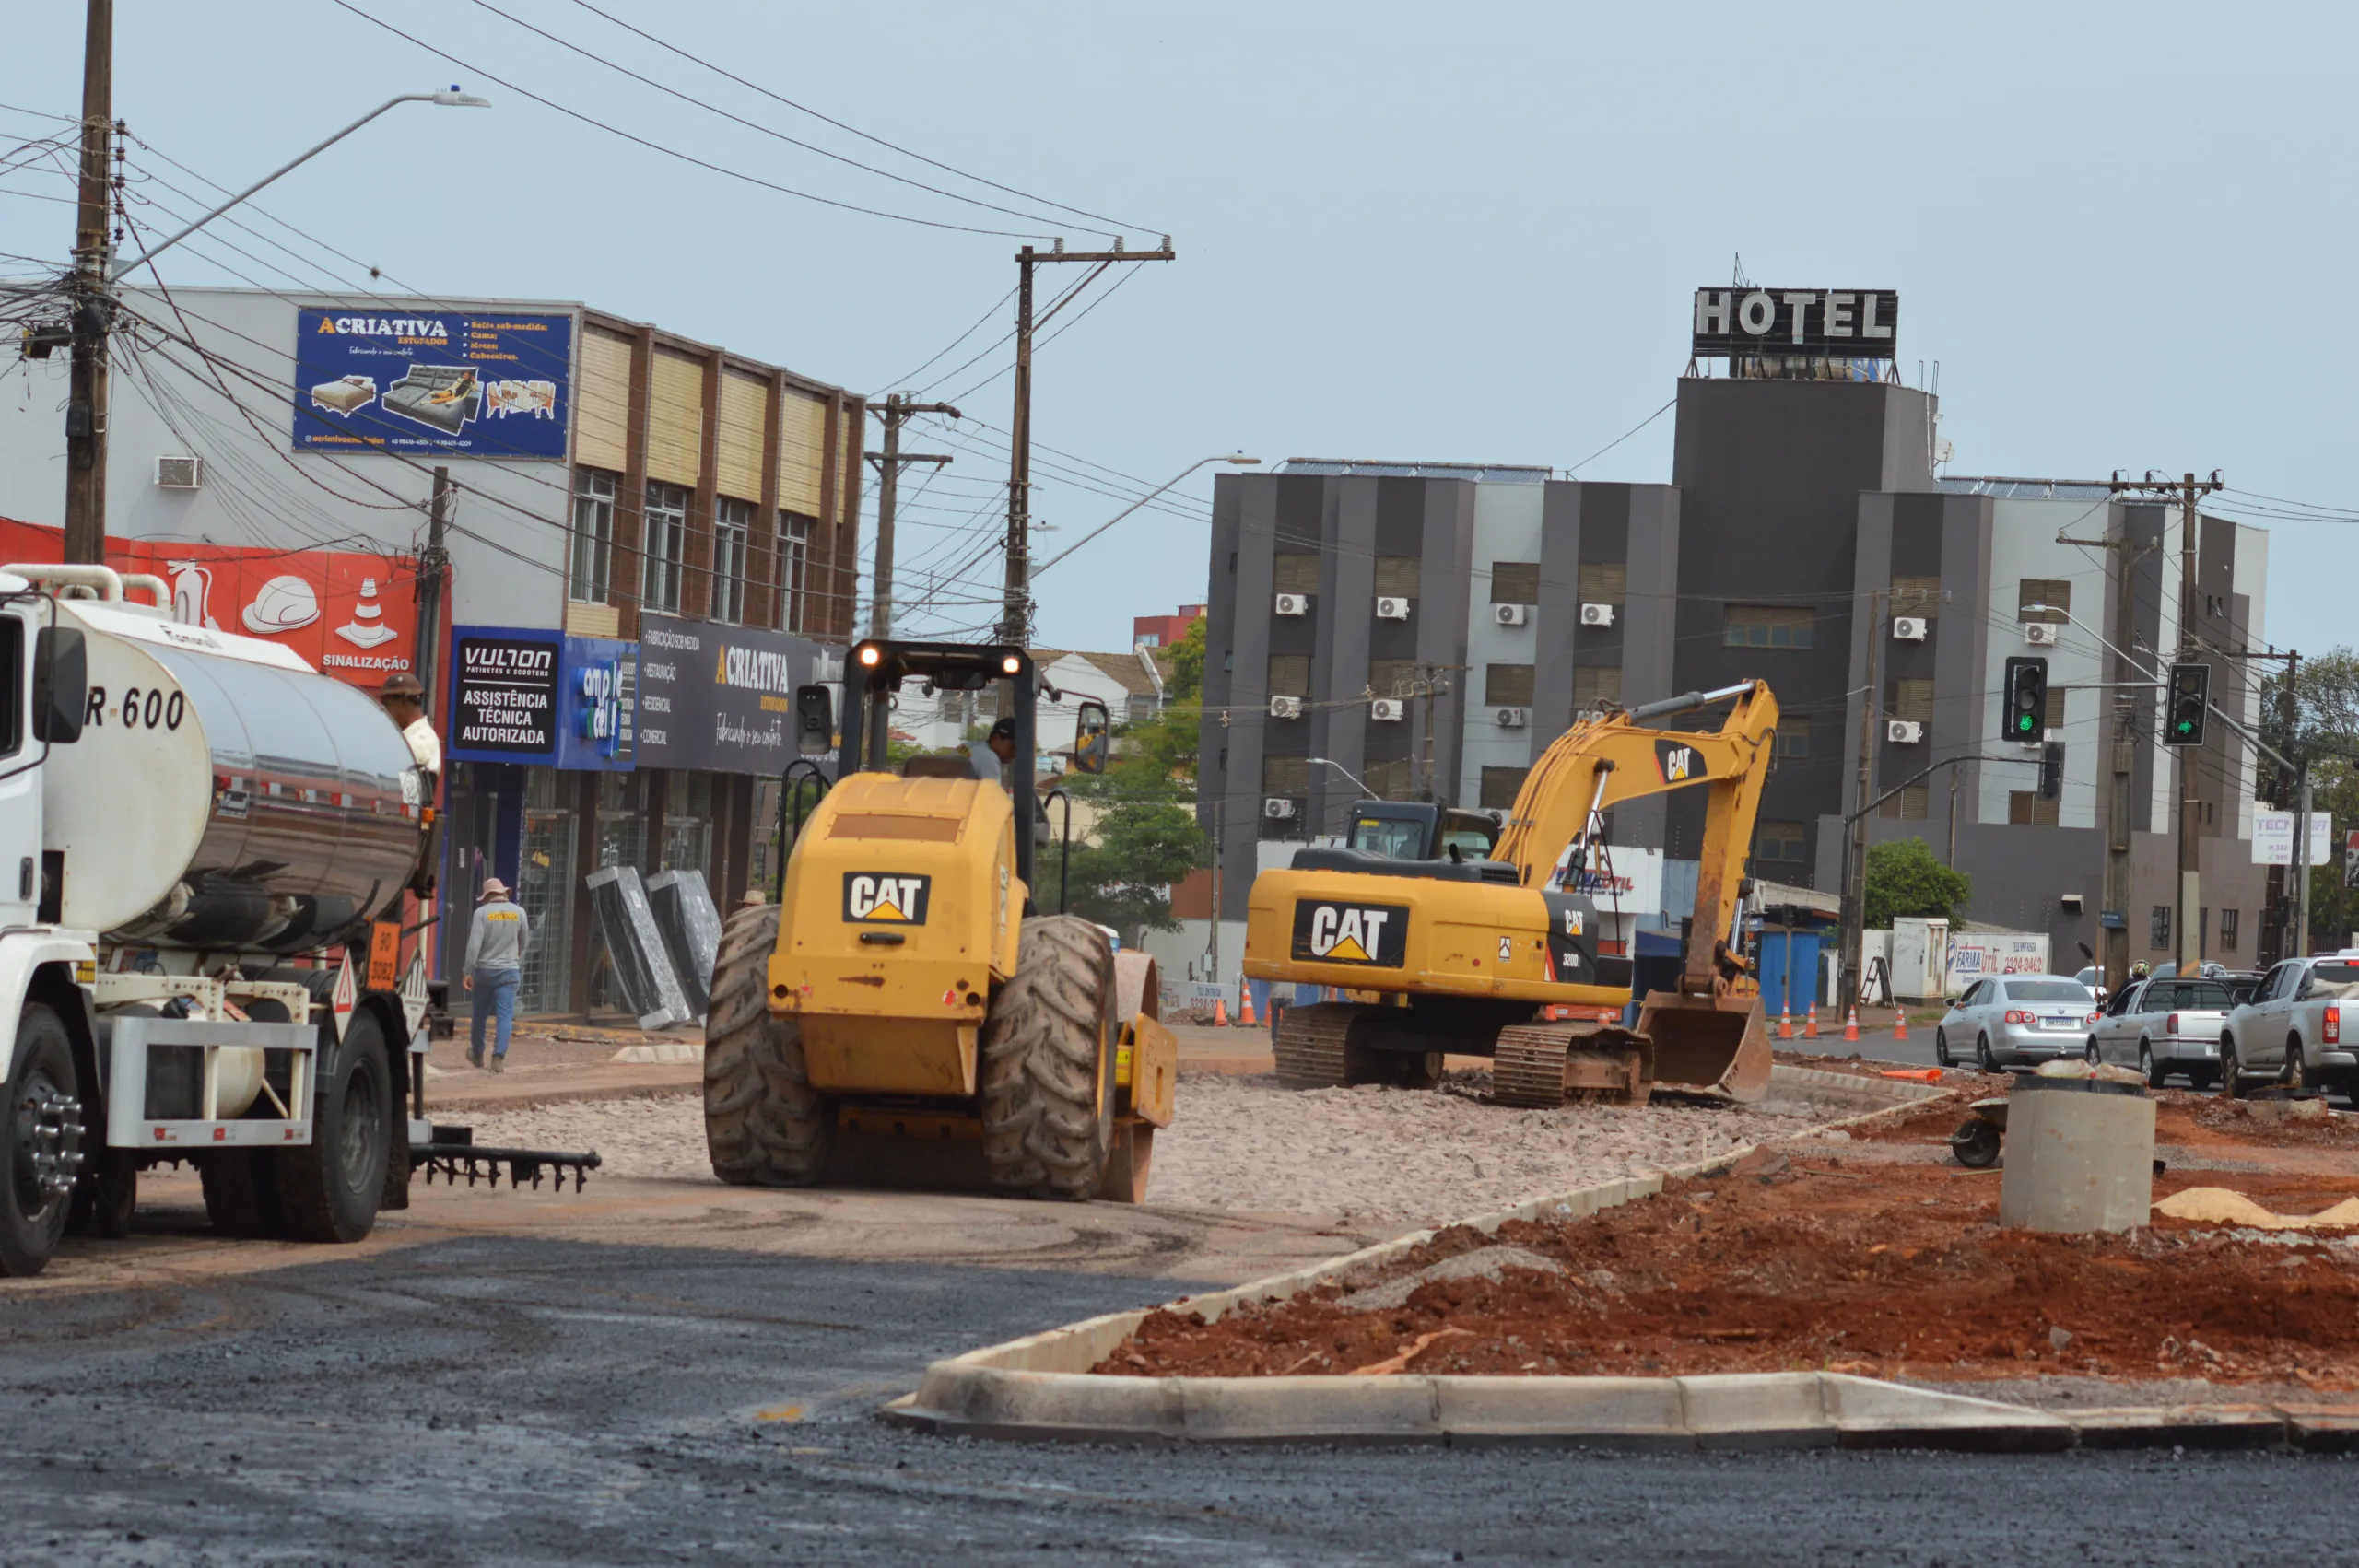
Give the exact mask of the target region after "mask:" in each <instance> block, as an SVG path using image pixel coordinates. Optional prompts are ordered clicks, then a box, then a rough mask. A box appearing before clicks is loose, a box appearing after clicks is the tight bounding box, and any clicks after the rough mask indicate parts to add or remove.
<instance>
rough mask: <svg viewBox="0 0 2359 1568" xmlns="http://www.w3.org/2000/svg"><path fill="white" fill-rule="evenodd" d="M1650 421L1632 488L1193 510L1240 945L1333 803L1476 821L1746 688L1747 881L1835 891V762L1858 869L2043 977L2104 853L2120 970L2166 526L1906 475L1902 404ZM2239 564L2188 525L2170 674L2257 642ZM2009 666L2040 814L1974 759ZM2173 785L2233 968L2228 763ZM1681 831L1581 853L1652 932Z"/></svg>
mask: <svg viewBox="0 0 2359 1568" xmlns="http://www.w3.org/2000/svg"><path fill="white" fill-rule="evenodd" d="M1677 418H1678V429H1677V435H1676V439H1675V443H1674V456H1673V460H1672V482H1671V483H1670V484H1668V485H1642V484H1604V483H1597V482H1592V481H1575V480H1569V479H1558V478H1555V477H1554V476H1553V475H1552V474H1551V473H1550V471H1548V470H1547V469H1544V468H1540V467H1534V466H1515V465H1475V464H1453V463H1385V462H1329V461H1309V460H1300V459H1297V460H1292V461H1289V462H1286V463H1285V464H1283V465H1281V467H1280V468H1279V469H1278V470H1277V471H1276V472H1273V473H1269V474H1224V475H1222V476H1221V477H1220V478H1219V479H1218V481H1217V482H1216V486H1215V498H1214V505H1213V530H1212V558H1211V563H1210V564H1211V591H1210V595H1209V602H1210V608H1209V611H1208V614H1209V617H1210V620H1209V625H1208V626H1207V631H1208V642H1207V647H1208V649H1209V655H1208V658H1207V665H1206V672H1205V723H1204V735H1203V758H1204V761H1203V817H1204V822H1205V825H1206V826H1207V828H1209V829H1213V830H1215V832H1216V834H1217V837H1218V842H1219V844H1220V853H1221V860H1222V869H1223V872H1224V876H1223V879H1222V880H1223V894H1222V905H1223V913H1224V915H1225V917H1226V919H1231V920H1237V919H1242V918H1243V916H1244V913H1245V907H1246V899H1247V892H1248V888H1249V886H1250V883H1251V880H1252V876H1253V874H1254V872H1256V871H1257V870H1258V869H1259V868H1260V867H1262V866H1263V865H1267V864H1271V863H1277V862H1280V861H1282V860H1284V859H1285V857H1286V856H1287V855H1289V854H1290V853H1291V849H1292V847H1293V846H1294V845H1296V844H1298V843H1301V842H1304V841H1306V840H1309V839H1313V838H1317V837H1322V836H1326V835H1332V834H1334V833H1336V832H1339V831H1340V830H1341V825H1342V821H1343V814H1344V811H1345V810H1346V809H1347V808H1348V806H1349V804H1350V802H1352V801H1353V800H1355V799H1356V798H1358V796H1359V793H1360V790H1361V787H1362V784H1365V785H1366V787H1367V789H1369V790H1373V791H1374V792H1375V793H1377V794H1379V795H1384V796H1389V797H1395V798H1402V797H1410V796H1416V795H1427V794H1430V795H1438V796H1442V797H1447V798H1449V799H1450V800H1451V801H1453V802H1459V803H1465V804H1479V805H1485V806H1493V807H1505V806H1507V805H1508V804H1510V803H1511V802H1513V800H1514V797H1515V792H1516V790H1517V789H1518V787H1519V786H1520V784H1521V782H1522V779H1523V776H1524V773H1525V771H1526V770H1527V769H1528V768H1529V766H1531V763H1532V760H1533V759H1534V758H1535V757H1537V756H1538V755H1539V754H1540V753H1541V752H1542V751H1543V750H1544V749H1545V748H1546V746H1547V745H1548V744H1549V743H1551V742H1552V741H1554V740H1555V738H1556V736H1557V735H1559V734H1560V733H1562V732H1563V731H1564V730H1565V729H1566V727H1567V725H1568V724H1569V723H1570V722H1571V721H1572V720H1573V718H1574V716H1575V715H1576V714H1578V713H1580V712H1584V711H1589V710H1592V709H1599V708H1611V707H1614V706H1617V705H1619V706H1625V707H1626V706H1632V705H1635V704H1637V703H1640V702H1644V701H1648V700H1649V699H1652V698H1656V697H1661V696H1670V695H1672V693H1675V692H1680V691H1690V690H1699V689H1708V688H1711V687H1715V686H1723V685H1730V684H1731V683H1733V682H1736V681H1740V680H1743V679H1747V678H1751V677H1756V676H1757V677H1760V678H1763V679H1766V681H1767V682H1768V683H1769V684H1770V686H1771V689H1772V690H1773V691H1775V692H1776V694H1777V696H1778V701H1779V704H1780V706H1781V708H1782V709H1783V713H1784V719H1783V721H1782V723H1781V724H1780V726H1779V731H1778V759H1777V766H1776V770H1775V771H1774V772H1773V774H1772V775H1771V777H1770V778H1769V780H1768V784H1767V786H1766V790H1765V792H1764V796H1763V800H1762V806H1761V813H1760V822H1759V826H1758V829H1757V832H1756V836H1755V842H1754V846H1753V867H1752V869H1753V872H1754V874H1755V876H1757V877H1761V878H1764V879H1768V880H1774V881H1777V882H1781V883H1791V884H1797V885H1802V886H1813V887H1817V888H1822V889H1826V890H1829V891H1832V890H1835V889H1837V888H1838V887H1839V885H1840V876H1841V865H1842V860H1843V844H1844V839H1845V837H1846V832H1845V826H1844V825H1845V822H1846V820H1847V818H1848V816H1849V814H1850V813H1853V812H1855V811H1856V810H1857V809H1858V807H1859V806H1860V794H1859V780H1858V772H1859V770H1858V766H1857V764H1858V759H1859V755H1860V743H1861V741H1860V738H1861V736H1862V733H1863V731H1864V732H1865V734H1866V735H1867V736H1868V744H1869V746H1870V747H1871V752H1872V771H1873V778H1874V780H1875V792H1876V794H1877V795H1882V794H1883V793H1884V791H1886V790H1892V789H1894V788H1895V786H1898V787H1899V792H1898V793H1897V794H1895V795H1894V796H1893V797H1892V798H1891V799H1890V800H1888V801H1885V802H1883V803H1882V804H1881V806H1879V807H1878V808H1877V809H1876V810H1875V812H1874V813H1873V814H1872V815H1871V817H1870V819H1869V837H1870V838H1871V841H1872V842H1881V841H1883V840H1885V839H1891V838H1899V837H1921V838H1923V839H1925V840H1927V841H1928V842H1929V843H1931V845H1932V847H1933V848H1934V849H1935V851H1936V853H1937V854H1939V855H1941V856H1942V858H1943V859H1945V860H1952V861H1953V863H1954V864H1956V865H1957V866H1958V867H1959V868H1960V869H1961V870H1964V871H1966V872H1968V873H1969V874H1970V875H1971V876H1972V877H1973V879H1974V895H1973V903H1972V913H1973V915H1974V917H1975V918H1976V919H1978V920H1981V921H1986V922H1989V923H1991V924H1994V925H2000V926H2005V927H2010V928H2013V929H2016V930H2036V931H2045V932H2047V933H2048V936H2049V938H2050V946H2051V954H2052V955H2053V959H2054V961H2055V962H2056V963H2058V964H2060V965H2067V966H2068V967H2069V966H2072V965H2077V964H2079V963H2080V962H2083V959H2082V957H2081V954H2082V953H2083V950H2086V951H2087V952H2088V953H2092V954H2101V953H2102V952H2103V947H2102V940H2103V939H2102V937H2101V935H2100V930H2101V921H2102V917H2103V915H2104V914H2105V913H2106V910H2105V903H2104V888H2105V881H2104V876H2105V860H2106V851H2107V841H2108V837H2111V836H2112V835H2114V834H2115V833H2117V832H2122V833H2126V835H2127V838H2128V844H2129V848H2130V859H2131V865H2132V879H2131V883H2130V894H2129V896H2127V897H2126V898H2124V899H2123V900H2122V901H2121V902H2122V905H2123V907H2122V908H2121V909H2120V910H2119V911H2118V913H2119V915H2120V917H2121V918H2120V920H2119V923H2118V927H2117V928H2116V929H2118V930H2123V931H2124V932H2125V936H2126V958H2127V959H2129V960H2134V959H2141V958H2143V959H2150V960H2155V961H2161V960H2163V959H2166V958H2168V957H2171V956H2173V955H2175V953H2176V944H2175V942H2174V939H2173V936H2172V934H2171V931H2170V921H2171V918H2172V917H2171V915H2170V912H2169V911H2170V909H2171V907H2172V905H2173V903H2174V899H2175V894H2174V891H2173V889H2174V886H2175V883H2176V866H2177V854H2176V847H2175V844H2174V842H2173V840H2172V837H2171V834H2172V831H2173V829H2174V827H2175V825H2176V818H2177V806H2176V802H2175V800H2174V798H2173V789H2174V778H2175V776H2174V770H2173V769H2172V767H2171V766H2170V765H2169V762H2168V760H2167V758H2165V757H2163V756H2162V755H2159V754H2160V752H2161V748H2160V747H2158V746H2157V745H2156V744H2155V743H2154V742H2155V733H2154V713H2155V704H2154V699H2153V694H2152V692H2151V690H2149V689H2146V688H2142V687H2139V686H2137V685H2135V683H2138V682H2141V681H2144V680H2148V679H2150V678H2151V676H2150V675H2149V673H2148V672H2150V671H2151V670H2152V669H2154V666H2155V664H2156V662H2157V661H2156V657H2155V654H2154V649H2166V650H2167V649H2174V648H2176V647H2177V642H2178V637H2179V627H2178V596H2177V576H2176V573H2177V542H2178V537H2179V533H2180V530H2179V528H2178V525H2177V514H2176V513H2175V512H2173V513H2169V514H2167V515H2166V514H2165V509H2161V508H2158V507H2155V506H2152V505H2143V504H2132V503H2130V502H2126V501H2124V500H2121V499H2118V498H2116V497H2115V496H2114V495H2113V494H2112V493H2111V491H2110V489H2109V488H2108V486H2106V485H2103V484H2095V485H2089V484H2071V483H2060V482H2051V481H2026V480H1987V479H1959V478H1952V477H1947V476H1942V475H1939V474H1937V473H1936V464H1935V462H1934V461H1933V453H1934V451H1935V450H1936V446H1937V441H1938V437H1937V434H1936V427H1937V425H1938V421H1939V412H1938V408H1937V405H1936V402H1935V400H1934V399H1933V398H1932V397H1931V395H1929V394H1928V393H1926V392H1921V391H1918V390H1915V389H1912V388H1909V387H1906V386H1903V385H1900V384H1898V383H1897V382H1896V381H1892V380H1817V379H1812V380H1777V379H1755V378H1751V377H1747V378H1741V379H1715V378H1706V377H1701V376H1692V375H1691V376H1689V377H1688V378H1686V379H1684V380H1682V381H1681V382H1680V383H1679V397H1678V410H1677ZM2109 544H2110V545H2111V546H2112V547H2108V546H2109ZM2125 545H2126V546H2127V548H2126V549H2124V548H2121V546H2125ZM2142 546H2145V547H2147V548H2143V549H2142V548H2141V547H2142ZM2124 556H2126V557H2127V558H2128V560H2129V561H2130V568H2129V570H2128V574H2127V581H2128V584H2129V592H2128V595H2127V597H2128V600H2129V603H2126V604H2125V603H2122V602H2121V600H2122V597H2123V595H2122V593H2121V591H2120V590H2119V586H2118V583H2119V581H2120V579H2118V576H2117V574H2116V572H2115V571H2114V570H2113V568H2112V563H2113V562H2114V561H2115V560H2116V559H2117V558H2119V557H2124ZM2266 568H2267V536H2266V535H2265V534H2264V533H2263V532H2261V531H2259V530H2256V529H2253V528H2250V527H2247V526H2244V525H2240V524H2237V523H2235V522H2231V521H2224V520H2219V519H2212V518H2206V519H2203V520H2202V524H2201V530H2200V537H2199V540H2198V577H2199V584H2198V599H2199V610H2200V613H2201V615H2202V617H2203V619H2202V622H2201V626H2199V628H2198V635H2199V637H2200V638H2201V640H2202V642H2203V643H2204V644H2205V646H2207V647H2208V648H2211V649H2219V650H2223V651H2224V652H2225V651H2233V650H2241V649H2246V648H2248V647H2251V646H2255V645H2258V644H2259V641H2260V638H2261V630H2262V626H2263V620H2264V610H2265V603H2264V590H2263V587H2262V584H2263V581H2264V579H2265V577H2266ZM1871 638H1874V639H1875V663H1876V666H1877V670H1876V685H1878V687H1879V688H1880V689H1879V691H1878V692H1877V693H1875V694H1874V698H1875V701H1874V707H1873V709H1872V711H1871V710H1870V709H1869V708H1868V704H1869V701H1870V694H1869V693H1868V691H1867V690H1866V688H1867V685H1868V665H1869V653H1870V639H1871ZM2109 649H2112V650H2109ZM2018 654H2026V655H2033V656H2037V657H2041V658H2044V659H2046V660H2047V661H2048V681H2049V687H2048V691H2049V696H2048V716H2047V737H2046V738H2047V739H2048V740H2051V741H2060V742H2061V743H2063V746H2064V748H2065V749H2064V757H2065V765H2064V783H2063V789H2062V791H2061V794H2060V798H2058V799H2056V800H2052V801H2051V800H2044V799H2042V798H2040V795H2039V791H2038V789H2037V778H2038V766H2037V765H2038V760H2039V757H2040V751H2039V748H2038V747H2037V746H2030V747H2025V746H2018V745H2014V744H2012V743H2008V742H2005V741H2003V740H2002V739H2001V726H2000V713H1999V709H2000V706H2001V687H2002V671H2003V669H2004V665H2005V661H2006V660H2007V659H2008V658H2009V657H2010V656H2013V655H2018ZM2252 666H2253V661H2249V660H2241V659H2236V658H2229V657H2222V658H2218V659H2216V660H2214V661H2213V673H2212V693H2213V697H2214V701H2215V702H2216V703H2217V704H2218V705H2219V706H2220V707H2221V708H2223V709H2224V711H2226V712H2228V713H2230V714H2232V715H2235V716H2236V717H2238V718H2239V719H2247V720H2248V719H2249V717H2250V715H2251V713H2252V711H2253V695H2254V694H2253V690H2252V685H2251V683H2252V682H2253V681H2255V680H2257V678H2258V674H2259V672H2258V671H2256V670H2255V669H2254V668H2253V667H2252ZM2117 700H2128V701H2130V702H2131V703H2132V704H2133V708H2134V722H2133V723H2132V725H2131V731H2132V733H2133V735H2134V737H2135V739H2134V740H2133V742H2132V743H2131V745H2130V748H2129V750H2128V753H2127V755H2124V756H2122V757H2121V759H2120V760H2121V761H2123V762H2124V763H2126V764H2127V766H2129V767H2130V773H2131V785H2130V800H2131V808H2130V817H2129V820H2128V821H2127V823H2126V824H2116V823H2114V822H2112V821H2110V820H2109V818H2110V816H2111V814H2112V813H2111V802H2112V799H2113V796H2114V793H2115V790H2114V768H2115V766H2116V760H2117V753H2116V748H2115V747H2114V745H2113V744H2112V743H2111V736H2112V723H2113V720H2112V717H2111V716H2112V714H2113V711H2114V709H2113V704H2114V702H2116V701H2117ZM1313 759H1317V760H1313ZM2193 771H2194V774H2195V778H2196V795H2197V798H2198V800H2199V801H2200V802H2201V806H2200V813H2199V814H2200V816H2201V823H2202V827H2201V865H2202V873H2203V883H2202V885H2203V895H2204V897H2203V901H2204V905H2205V908H2204V910H2203V912H2202V914H2201V920H2202V932H2201V935H2202V946H2203V950H2204V951H2205V952H2206V953H2207V954H2211V955H2212V956H2216V957H2219V958H2221V959H2223V960H2224V961H2227V962H2230V963H2232V964H2234V963H2238V962H2241V963H2244V964H2249V963H2251V962H2252V961H2253V960H2254V958H2255V957H2256V956H2257V954H2258V951H2259V947H2260V945H2261V942H2262V941H2263V937H2262V931H2261V928H2262V926H2263V925H2264V923H2265V921H2266V918H2267V917H2266V912H2265V911H2264V909H2263V908H2262V905H2263V903H2264V895H2263V892H2262V886H2263V880H2264V872H2262V870H2261V868H2259V867H2256V866H2254V865H2252V864H2251V863H2250V862H2251V855H2250V851H2249V843H2248V841H2249V839H2250V837H2251V819H2250V802H2251V800H2252V797H2253V790H2254V783H2255V779H2254V768H2253V762H2252V758H2251V754H2250V752H2249V751H2248V749H2246V748H2245V747H2243V746H2242V745H2241V743H2238V742H2236V738H2235V737H2234V736H2233V735H2232V734H2229V733H2227V732H2226V731H2225V730H2224V727H2221V726H2214V730H2213V733H2212V737H2211V742H2210V743H2209V744H2208V745H2207V746H2206V747H2204V748H2203V749H2202V750H2201V752H2200V753H2199V754H2198V755H2197V760H2196V762H2195V766H2194V769H2193ZM1920 776H1921V777H1920ZM1702 805H1703V802H1702V800H1701V798H1700V796H1697V795H1693V794H1675V795H1672V796H1669V797H1665V798H1661V799H1658V800H1656V801H1653V802H1641V803H1637V804H1634V805H1631V806H1625V807H1624V808H1623V809H1621V810H1620V811H1618V812H1616V813H1614V817H1615V820H1614V823H1613V824H1612V830H1613V837H1614V841H1615V843H1616V844H1619V845H1629V846H1632V847H1637V848H1647V849H1652V850H1658V851H1660V852H1661V856H1662V857H1663V860H1664V875H1663V877H1662V879H1661V880H1662V885H1663V888H1664V890H1665V892H1664V895H1663V902H1664V903H1665V905H1666V906H1667V913H1663V912H1659V914H1661V918H1664V919H1670V920H1675V919H1676V915H1677V912H1678V909H1679V906H1680V898H1679V896H1678V890H1679V889H1681V888H1682V887H1685V886H1692V877H1693V872H1692V866H1693V857H1694V856H1695V854H1696V848H1697V844H1698V842H1699V840H1700V837H1701V813H1702ZM1683 873H1684V874H1683ZM2104 923H2110V922H2104Z"/></svg>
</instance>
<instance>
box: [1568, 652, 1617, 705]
mask: <svg viewBox="0 0 2359 1568" xmlns="http://www.w3.org/2000/svg"><path fill="white" fill-rule="evenodd" d="M1621 706H1622V667H1621V666H1620V665H1619V664H1583V665H1580V666H1579V667H1578V668H1577V669H1575V670H1574V671H1573V712H1574V713H1575V714H1576V715H1579V714H1583V713H1600V714H1602V713H1603V712H1604V711H1605V710H1606V709H1607V708H1619V707H1621Z"/></svg>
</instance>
